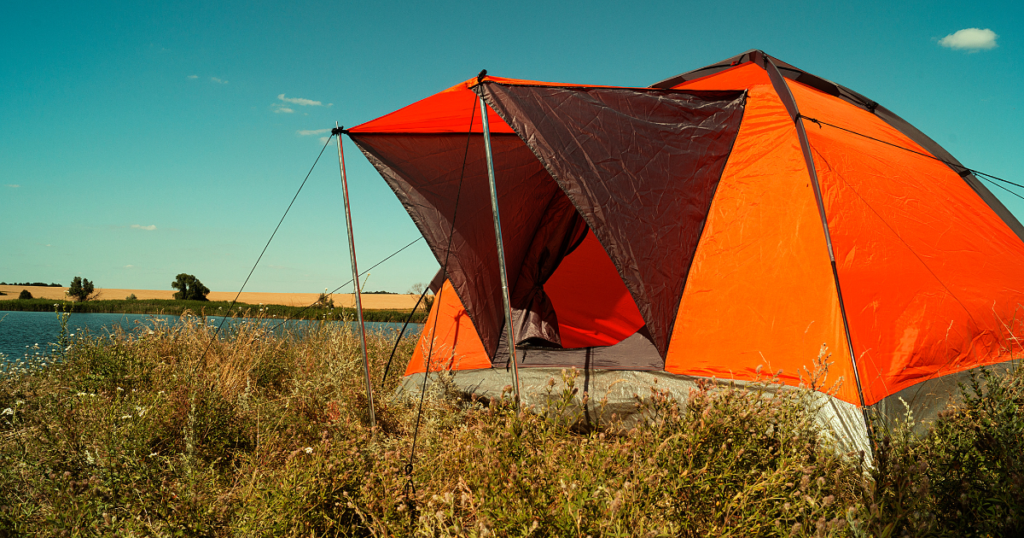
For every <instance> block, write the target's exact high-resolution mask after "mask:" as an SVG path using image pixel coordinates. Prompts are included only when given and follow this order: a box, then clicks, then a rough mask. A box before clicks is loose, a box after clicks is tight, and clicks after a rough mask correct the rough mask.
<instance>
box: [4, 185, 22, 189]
mask: <svg viewBox="0 0 1024 538" xmlns="http://www.w3.org/2000/svg"><path fill="white" fill-rule="evenodd" d="M4 186H5V187H10V188H12V189H17V188H18V187H21V185H4Z"/></svg>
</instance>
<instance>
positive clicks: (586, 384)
mask: <svg viewBox="0 0 1024 538" xmlns="http://www.w3.org/2000/svg"><path fill="white" fill-rule="evenodd" d="M563 371H564V370H563V369H560V368H520V370H519V383H520V388H521V394H522V398H523V403H524V404H526V405H544V404H545V403H549V401H550V400H553V399H555V398H557V397H558V396H559V388H560V384H561V382H562V372H563ZM577 372H578V374H579V376H578V377H577V378H576V380H575V386H576V387H577V388H578V389H580V390H579V393H578V394H577V399H580V398H582V395H583V394H584V393H586V394H588V395H589V396H590V397H589V399H588V401H587V403H586V406H585V409H584V418H585V420H587V421H588V422H598V421H600V422H604V421H608V420H611V418H612V415H613V414H614V415H615V417H616V419H618V420H622V421H623V422H625V423H627V424H628V423H635V422H636V421H639V420H642V419H643V416H642V415H641V414H640V413H639V412H638V408H637V403H638V398H646V397H649V396H650V395H651V392H652V390H658V391H667V393H668V395H669V396H671V397H672V398H675V399H676V400H677V401H679V402H684V401H686V399H687V398H689V395H690V392H691V391H694V390H697V388H698V386H697V383H698V382H699V381H700V380H701V379H703V378H698V377H689V376H680V375H675V374H670V373H667V372H664V371H660V372H642V371H632V370H597V369H585V370H578V371H577ZM423 375H424V374H422V373H419V374H412V375H408V376H406V377H405V378H404V380H403V381H402V384H401V385H400V386H399V388H398V390H397V395H398V396H403V395H405V396H411V395H418V394H419V392H420V387H422V386H423ZM441 375H443V376H445V378H444V383H446V384H451V385H453V386H454V387H455V388H456V389H457V390H459V391H462V392H464V393H466V394H473V395H476V396H478V397H481V398H486V399H493V398H500V397H501V396H502V394H503V393H505V392H509V390H508V389H507V388H506V387H508V386H509V384H510V383H511V379H512V374H511V372H506V371H505V369H503V368H502V369H481V370H460V371H455V372H443V373H441V374H438V373H436V372H435V373H432V374H431V376H430V378H429V379H428V380H427V386H428V390H429V388H430V387H431V386H432V385H434V383H436V382H437V381H438V380H439V379H440V377H439V376H441ZM551 380H554V381H555V383H556V384H555V386H554V388H551V389H550V390H549V385H548V384H549V381H551ZM707 381H712V380H710V379H707ZM715 383H716V384H717V385H719V386H721V387H726V386H728V385H732V386H736V387H753V386H754V385H755V384H754V383H751V382H745V381H730V382H724V381H721V380H715ZM757 388H758V389H759V390H763V391H765V392H766V393H768V394H772V393H775V392H776V391H779V390H806V389H799V388H793V387H789V386H786V385H775V384H763V383H762V384H757ZM808 393H809V394H808V395H809V397H810V398H809V400H808V405H809V406H810V407H812V408H813V409H814V410H815V415H816V421H817V422H818V424H819V425H821V427H822V431H824V432H828V434H829V435H830V437H831V438H832V440H833V441H834V442H835V447H836V450H837V451H839V452H842V453H852V454H858V453H860V452H863V453H864V457H865V461H867V462H868V464H869V465H870V461H871V454H872V452H871V448H870V444H869V440H868V433H867V427H866V425H865V423H864V415H863V413H861V410H860V408H859V407H857V406H855V405H853V404H850V403H847V402H844V401H842V400H839V399H837V398H835V397H833V396H829V395H827V394H823V393H820V392H812V391H808Z"/></svg>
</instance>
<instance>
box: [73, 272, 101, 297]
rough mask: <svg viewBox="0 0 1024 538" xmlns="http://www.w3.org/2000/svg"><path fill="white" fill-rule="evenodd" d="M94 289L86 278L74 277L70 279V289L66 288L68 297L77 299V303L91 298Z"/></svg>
mask: <svg viewBox="0 0 1024 538" xmlns="http://www.w3.org/2000/svg"><path fill="white" fill-rule="evenodd" d="M94 289H95V288H94V286H93V285H92V282H89V279H88V278H82V277H80V276H76V277H75V278H73V279H71V287H69V288H68V295H70V296H72V297H74V298H76V299H78V300H79V301H88V300H89V299H90V297H91V296H92V292H93V290H94Z"/></svg>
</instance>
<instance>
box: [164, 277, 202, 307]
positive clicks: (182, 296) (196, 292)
mask: <svg viewBox="0 0 1024 538" xmlns="http://www.w3.org/2000/svg"><path fill="white" fill-rule="evenodd" d="M171 287H172V288H174V289H176V290H178V291H177V292H176V293H175V294H174V298H175V299H178V300H182V301H205V300H206V294H208V293H210V288H207V287H206V286H204V285H203V283H202V282H200V281H199V279H198V278H196V277H194V276H192V275H187V274H185V273H180V274H178V276H177V277H176V278H175V279H174V282H171Z"/></svg>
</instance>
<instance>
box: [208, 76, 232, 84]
mask: <svg viewBox="0 0 1024 538" xmlns="http://www.w3.org/2000/svg"><path fill="white" fill-rule="evenodd" d="M210 80H212V81H214V82H216V83H217V84H227V83H228V81H226V80H221V79H219V78H217V77H210Z"/></svg>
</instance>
